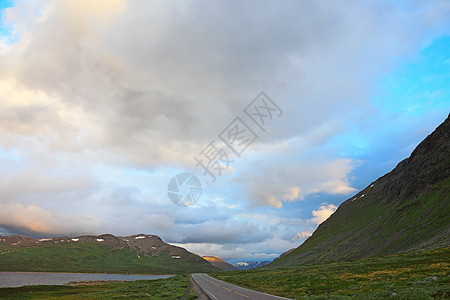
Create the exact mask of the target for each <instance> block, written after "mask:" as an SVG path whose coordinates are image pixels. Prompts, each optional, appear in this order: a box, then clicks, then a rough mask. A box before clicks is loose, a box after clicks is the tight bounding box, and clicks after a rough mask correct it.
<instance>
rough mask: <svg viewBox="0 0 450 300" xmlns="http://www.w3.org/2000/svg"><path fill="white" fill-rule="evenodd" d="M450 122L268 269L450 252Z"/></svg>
mask: <svg viewBox="0 0 450 300" xmlns="http://www.w3.org/2000/svg"><path fill="white" fill-rule="evenodd" d="M449 216H450V116H449V118H447V119H446V120H445V121H444V123H442V124H441V125H440V126H439V127H438V128H437V129H436V130H435V131H434V132H433V133H432V134H430V135H429V136H428V137H427V138H425V140H424V141H422V142H421V143H420V144H419V145H418V146H417V147H416V149H415V150H414V151H413V152H412V154H411V156H410V157H409V158H407V159H405V160H403V161H402V162H400V163H399V164H398V165H397V166H396V167H395V168H394V170H392V171H391V172H389V173H388V174H386V175H384V176H382V177H380V178H379V179H377V180H376V181H375V182H373V183H371V184H370V185H369V186H368V187H367V188H365V189H364V190H362V191H361V192H359V193H358V194H356V195H355V196H353V197H351V198H350V199H348V200H347V201H345V202H344V203H342V204H341V205H340V206H339V208H338V209H337V210H336V212H335V213H334V214H332V215H331V216H330V218H328V219H327V220H326V221H325V222H323V223H322V224H320V225H319V227H318V228H317V230H316V231H315V232H314V233H313V235H312V236H311V237H309V238H308V239H307V240H306V241H305V242H304V243H303V244H302V245H300V246H299V247H298V248H296V249H294V250H292V251H290V252H289V253H285V254H284V255H283V256H282V257H280V258H279V259H276V260H274V262H273V263H271V264H270V265H268V266H267V267H269V268H270V267H285V266H292V265H300V264H305V263H312V262H324V261H336V260H352V259H359V258H368V257H373V256H382V255H388V254H395V253H400V252H408V251H414V250H421V249H434V248H444V247H449V246H450V222H449Z"/></svg>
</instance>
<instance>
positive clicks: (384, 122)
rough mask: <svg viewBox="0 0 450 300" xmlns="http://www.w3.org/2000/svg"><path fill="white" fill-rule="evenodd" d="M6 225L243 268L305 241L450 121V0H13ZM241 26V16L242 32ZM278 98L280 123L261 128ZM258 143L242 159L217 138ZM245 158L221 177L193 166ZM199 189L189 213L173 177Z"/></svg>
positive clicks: (4, 91) (2, 193)
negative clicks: (247, 134)
mask: <svg viewBox="0 0 450 300" xmlns="http://www.w3.org/2000/svg"><path fill="white" fill-rule="evenodd" d="M0 9H2V25H1V27H0V34H1V35H2V38H1V39H0V106H1V107H0V164H1V165H2V168H1V169H0V199H1V200H0V233H1V234H12V233H17V234H23V235H31V236H34V237H48V236H57V235H70V236H75V235H81V234H102V233H113V234H116V235H129V234H135V233H140V232H142V233H148V234H158V235H160V236H161V237H162V238H163V239H164V240H165V241H167V242H170V243H174V244H177V245H180V246H182V247H185V248H187V249H188V250H190V251H193V252H195V253H198V254H200V255H217V256H220V257H222V258H224V259H226V260H228V261H230V262H234V261H238V260H242V259H245V260H249V259H250V260H259V259H264V260H265V259H273V258H275V257H277V256H278V255H279V254H280V253H282V252H284V251H286V250H288V249H290V248H293V247H297V246H298V245H299V244H301V243H302V242H303V241H304V240H305V239H306V238H307V237H308V236H309V235H311V233H312V232H313V231H314V230H315V228H317V226H318V224H320V223H321V222H322V221H324V220H325V219H326V218H328V217H329V216H330V215H331V214H332V213H333V212H334V211H335V210H336V208H337V207H338V206H339V205H340V204H341V203H342V202H343V201H345V200H346V199H348V198H350V197H351V196H352V195H353V194H355V193H357V192H358V191H359V190H361V189H363V188H365V187H366V186H367V185H369V184H370V183H371V182H372V181H374V180H376V179H377V178H378V177H380V176H381V175H383V174H385V173H386V172H389V171H390V170H392V169H393V168H394V167H395V165H396V164H397V163H398V162H400V161H401V160H402V159H404V158H406V157H408V156H409V154H410V153H411V151H412V150H413V149H414V147H415V146H416V145H417V144H418V143H419V142H420V141H421V140H423V139H424V138H425V137H426V136H427V135H428V134H430V133H431V132H432V131H433V130H434V128H436V127H437V126H438V125H439V124H440V123H441V122H443V121H444V120H445V118H446V117H447V116H448V114H449V112H450V100H449V99H450V97H449V96H450V93H449V87H448V86H449V85H448V82H450V54H449V53H450V51H449V50H450V49H449V48H450V23H449V21H448V20H450V5H449V3H448V1H427V2H426V3H418V2H416V1H402V2H395V3H394V2H390V1H363V2H358V3H354V2H353V1H337V2H333V3H318V2H311V1H284V2H273V3H260V2H253V1H248V2H245V3H241V2H228V1H217V2H214V3H210V2H208V3H206V2H201V1H191V2H183V4H182V5H181V3H180V2H179V1H163V2H158V1H154V2H153V1H152V2H142V3H139V5H138V4H136V2H132V1H122V0H117V1H96V2H91V1H75V0H74V1H64V2H63V1H61V2H58V1H55V2H52V1H42V2H41V1H38V2H31V1H30V2H28V1H20V2H13V1H2V2H0ZM230 20H233V22H230ZM261 91H264V92H265V93H266V94H267V95H268V96H269V97H270V98H271V99H272V100H273V102H274V103H276V105H278V106H279V107H280V108H281V109H282V110H283V114H282V115H281V116H279V117H274V118H273V120H270V122H269V121H268V123H267V124H266V125H267V126H266V127H265V130H262V129H261V128H259V127H258V126H256V125H255V123H252V121H251V120H250V119H249V118H248V116H246V114H245V112H244V109H245V107H246V106H247V105H248V104H249V103H250V102H251V101H252V100H253V99H255V97H256V96H257V95H258V94H259V93H260V92H261ZM235 117H241V118H242V120H243V121H244V122H246V124H247V125H248V126H251V128H252V130H254V133H255V134H256V135H257V136H258V138H257V139H256V140H255V141H254V142H253V143H252V144H251V145H249V147H248V148H247V149H246V150H245V151H244V152H243V153H242V154H241V156H240V157H237V156H236V155H235V154H233V153H232V152H229V148H227V147H226V145H224V144H221V142H220V141H221V140H220V137H219V134H220V133H221V132H222V131H223V130H224V129H225V128H226V127H227V125H228V124H229V123H230V122H231V121H232V120H233V119H234V118H235ZM211 141H215V142H216V143H217V145H218V146H219V147H221V149H223V150H224V151H228V154H229V156H230V158H231V159H232V160H233V163H232V164H231V165H230V168H229V169H228V170H226V172H224V173H223V174H221V176H219V177H218V178H217V181H216V182H214V183H213V184H207V178H206V177H204V176H203V175H202V170H201V169H200V168H198V167H196V162H195V160H194V157H198V156H199V153H200V152H201V151H202V150H203V149H204V148H205V147H206V146H207V145H208V144H209V142H211ZM181 172H190V173H193V174H195V175H196V176H198V177H199V179H201V181H202V184H203V191H202V196H201V198H200V199H199V200H198V202H197V203H196V204H195V205H193V206H191V207H179V206H176V205H174V204H173V203H172V202H171V201H170V199H169V198H168V195H167V185H168V183H169V181H170V180H171V179H172V178H173V176H175V175H176V174H179V173H181Z"/></svg>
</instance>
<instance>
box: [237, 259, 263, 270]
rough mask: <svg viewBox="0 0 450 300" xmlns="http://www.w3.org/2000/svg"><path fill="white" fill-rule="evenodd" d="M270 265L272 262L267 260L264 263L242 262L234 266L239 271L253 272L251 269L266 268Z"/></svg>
mask: <svg viewBox="0 0 450 300" xmlns="http://www.w3.org/2000/svg"><path fill="white" fill-rule="evenodd" d="M269 263H270V261H267V260H264V261H240V262H237V263H235V264H233V266H234V267H236V268H237V269H239V270H251V269H255V268H259V267H262V266H265V265H267V264H269Z"/></svg>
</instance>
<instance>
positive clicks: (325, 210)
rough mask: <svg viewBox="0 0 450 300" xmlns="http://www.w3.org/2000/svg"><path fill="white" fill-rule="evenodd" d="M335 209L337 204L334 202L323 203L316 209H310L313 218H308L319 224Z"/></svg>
mask: <svg viewBox="0 0 450 300" xmlns="http://www.w3.org/2000/svg"><path fill="white" fill-rule="evenodd" d="M336 209H337V206H336V205H334V204H326V203H323V205H321V206H320V207H319V209H318V210H313V211H312V215H313V218H312V219H310V220H311V221H312V222H313V223H315V224H317V225H319V224H321V223H322V222H323V221H325V220H326V219H328V218H329V217H330V216H331V215H332V214H333V213H334V212H335V211H336Z"/></svg>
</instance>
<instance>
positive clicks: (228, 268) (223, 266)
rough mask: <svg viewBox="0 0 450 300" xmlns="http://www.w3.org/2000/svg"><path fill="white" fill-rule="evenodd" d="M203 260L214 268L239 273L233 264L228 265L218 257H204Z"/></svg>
mask: <svg viewBox="0 0 450 300" xmlns="http://www.w3.org/2000/svg"><path fill="white" fill-rule="evenodd" d="M203 259H206V260H207V261H209V262H210V263H211V264H212V265H213V266H214V267H217V268H219V269H221V270H224V271H237V270H238V269H237V268H236V267H234V266H233V265H232V264H229V263H227V262H226V261H224V260H222V259H221V258H219V257H217V256H203Z"/></svg>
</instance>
